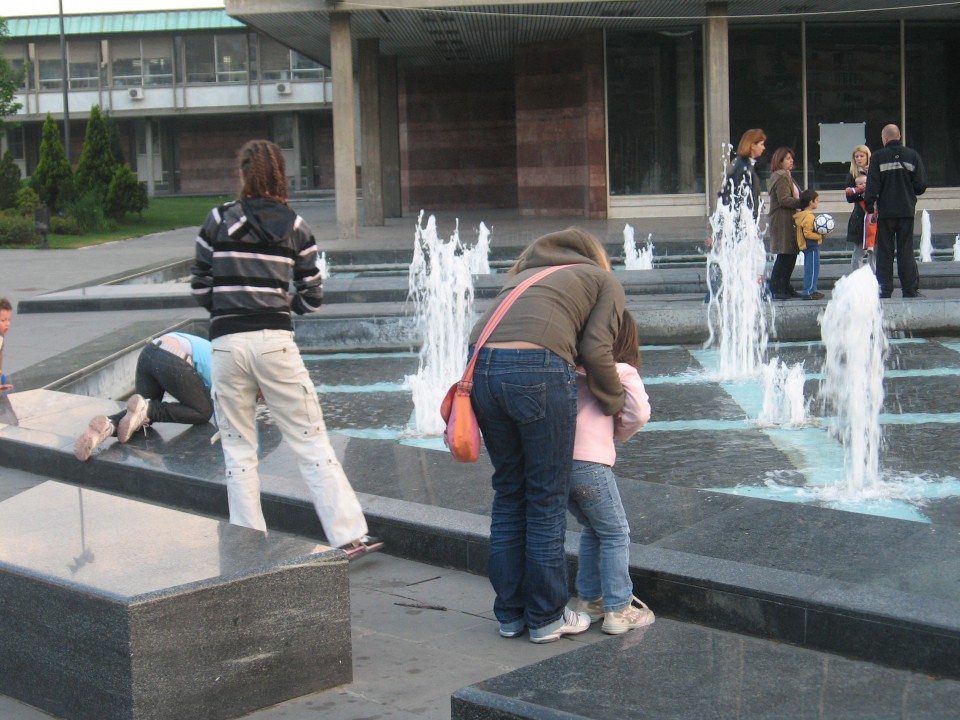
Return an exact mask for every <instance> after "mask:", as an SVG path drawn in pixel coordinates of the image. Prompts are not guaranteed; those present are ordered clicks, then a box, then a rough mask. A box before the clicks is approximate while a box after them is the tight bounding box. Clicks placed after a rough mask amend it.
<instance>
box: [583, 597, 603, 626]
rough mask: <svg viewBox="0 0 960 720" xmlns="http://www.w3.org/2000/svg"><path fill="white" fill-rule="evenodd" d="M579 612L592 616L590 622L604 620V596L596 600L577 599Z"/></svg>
mask: <svg viewBox="0 0 960 720" xmlns="http://www.w3.org/2000/svg"><path fill="white" fill-rule="evenodd" d="M577 612H581V613H586V614H587V615H589V616H590V622H592V623H595V622H598V621H600V620H603V616H604V612H603V598H602V597H598V598H597V599H596V600H577Z"/></svg>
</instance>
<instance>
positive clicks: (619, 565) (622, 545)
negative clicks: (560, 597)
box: [570, 460, 633, 612]
mask: <svg viewBox="0 0 960 720" xmlns="http://www.w3.org/2000/svg"><path fill="white" fill-rule="evenodd" d="M570 512H571V513H572V514H573V516H574V517H575V518H576V519H577V521H578V522H579V523H580V524H581V525H583V530H581V531H580V567H579V570H578V571H577V595H579V596H580V599H581V600H595V599H596V598H598V597H603V609H604V610H605V611H606V612H617V611H618V610H623V609H624V608H625V607H627V605H629V604H630V602H631V600H632V598H633V582H631V580H630V526H629V525H628V524H627V514H626V513H625V512H624V510H623V503H622V502H621V501H620V491H619V490H618V489H617V480H616V478H615V477H614V475H613V470H612V469H611V468H610V467H608V466H607V465H601V464H600V463H592V462H582V461H579V460H574V461H573V473H572V476H571V479H570Z"/></svg>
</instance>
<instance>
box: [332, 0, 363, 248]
mask: <svg viewBox="0 0 960 720" xmlns="http://www.w3.org/2000/svg"><path fill="white" fill-rule="evenodd" d="M352 45H353V40H352V36H351V33H350V14H349V13H345V12H334V13H330V64H331V65H332V68H331V69H332V71H333V175H334V190H335V192H336V197H337V237H338V238H339V239H340V240H356V239H357V151H356V142H357V140H356V130H355V127H356V114H355V112H354V102H353V48H352Z"/></svg>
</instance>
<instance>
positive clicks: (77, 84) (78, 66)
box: [67, 42, 100, 90]
mask: <svg viewBox="0 0 960 720" xmlns="http://www.w3.org/2000/svg"><path fill="white" fill-rule="evenodd" d="M67 67H68V68H69V73H70V89H71V90H75V89H77V90H83V89H87V88H96V87H97V86H98V85H99V84H100V43H98V42H69V43H67Z"/></svg>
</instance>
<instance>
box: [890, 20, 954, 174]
mask: <svg viewBox="0 0 960 720" xmlns="http://www.w3.org/2000/svg"><path fill="white" fill-rule="evenodd" d="M904 40H905V55H906V67H905V68H904V72H905V75H906V90H907V117H906V118H904V121H903V122H904V128H903V129H904V131H905V132H906V138H905V140H906V144H907V145H909V146H910V147H912V148H914V149H916V150H917V151H918V152H919V153H920V155H921V156H922V157H923V160H924V165H925V166H926V169H927V176H928V180H929V184H930V186H931V187H957V186H960V133H958V132H957V118H958V117H960V75H958V74H957V72H956V70H955V65H954V63H955V62H956V61H957V54H958V52H960V23H956V22H954V23H947V22H943V23H937V24H936V25H932V24H928V23H910V22H908V23H907V24H906V27H905V28H904ZM871 139H872V138H871Z"/></svg>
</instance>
